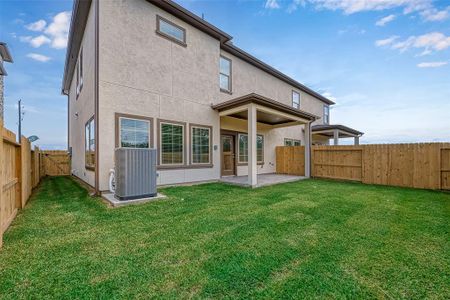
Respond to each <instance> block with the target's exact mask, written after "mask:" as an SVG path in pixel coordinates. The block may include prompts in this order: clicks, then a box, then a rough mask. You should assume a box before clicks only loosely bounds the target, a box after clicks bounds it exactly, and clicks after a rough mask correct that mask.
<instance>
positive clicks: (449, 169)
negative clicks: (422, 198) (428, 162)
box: [441, 148, 450, 190]
mask: <svg viewBox="0 0 450 300" xmlns="http://www.w3.org/2000/svg"><path fill="white" fill-rule="evenodd" d="M441 189H443V190H450V148H441Z"/></svg>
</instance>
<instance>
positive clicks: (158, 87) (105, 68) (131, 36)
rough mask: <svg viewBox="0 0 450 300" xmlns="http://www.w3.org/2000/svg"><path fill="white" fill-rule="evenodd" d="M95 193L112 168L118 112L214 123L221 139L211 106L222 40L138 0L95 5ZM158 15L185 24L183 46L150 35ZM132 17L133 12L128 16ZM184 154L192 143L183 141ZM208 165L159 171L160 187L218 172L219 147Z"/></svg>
mask: <svg viewBox="0 0 450 300" xmlns="http://www.w3.org/2000/svg"><path fill="white" fill-rule="evenodd" d="M100 12H101V18H100V90H99V92H100V103H99V106H100V107H99V110H100V127H99V129H100V141H99V142H100V144H99V145H100V153H101V158H100V173H99V176H100V190H106V189H107V187H108V170H109V169H110V168H112V167H113V166H114V161H113V158H114V152H113V150H114V148H115V126H114V125H115V124H114V122H115V117H114V115H115V113H116V112H118V113H126V114H132V115H140V116H146V117H152V118H153V129H152V131H153V136H152V137H151V138H152V139H153V142H154V145H157V130H158V128H157V126H156V125H157V119H158V118H159V119H164V120H172V121H178V122H186V125H187V126H186V131H187V136H188V137H187V140H188V141H189V139H190V138H189V123H195V124H201V125H208V126H213V137H212V138H213V145H218V143H219V140H220V129H219V116H218V114H217V112H215V111H214V110H212V109H211V103H212V101H213V99H216V98H218V96H219V90H218V65H219V41H217V40H215V39H214V38H212V37H210V36H209V35H206V34H205V33H203V32H201V31H199V30H197V29H195V28H194V27H192V26H190V25H188V24H186V23H184V22H182V21H181V20H178V19H176V18H174V17H173V16H171V15H170V14H168V13H166V12H165V11H162V10H160V9H159V8H156V7H155V6H153V5H151V4H149V3H148V2H146V1H142V0H131V1H103V2H100ZM156 15H160V16H162V17H164V18H166V19H169V20H171V21H173V22H175V23H176V24H177V25H179V26H182V27H183V28H185V29H186V32H187V34H186V43H187V47H183V46H180V45H178V44H176V43H174V42H172V41H170V40H167V39H165V38H163V37H161V36H159V35H157V34H156V33H155V30H156ZM131 16H132V17H131ZM185 147H186V148H187V149H186V151H187V156H188V157H189V154H190V153H189V150H190V149H189V143H186V146H185ZM213 165H214V167H213V168H200V169H176V170H160V171H158V173H159V177H158V184H172V183H181V182H193V181H199V180H212V179H218V178H219V177H220V158H219V151H218V150H216V151H213Z"/></svg>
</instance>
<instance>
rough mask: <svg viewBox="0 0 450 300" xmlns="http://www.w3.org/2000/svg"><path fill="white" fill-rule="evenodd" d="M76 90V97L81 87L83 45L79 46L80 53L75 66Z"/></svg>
mask: <svg viewBox="0 0 450 300" xmlns="http://www.w3.org/2000/svg"><path fill="white" fill-rule="evenodd" d="M76 80H77V82H76V92H77V97H78V95H80V93H81V90H82V89H83V47H81V48H80V55H79V56H78V62H77V66H76Z"/></svg>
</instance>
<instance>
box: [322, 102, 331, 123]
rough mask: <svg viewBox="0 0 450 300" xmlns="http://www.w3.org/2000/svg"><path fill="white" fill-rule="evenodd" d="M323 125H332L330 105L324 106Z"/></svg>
mask: <svg viewBox="0 0 450 300" xmlns="http://www.w3.org/2000/svg"><path fill="white" fill-rule="evenodd" d="M323 124H330V107H329V106H328V105H324V106H323Z"/></svg>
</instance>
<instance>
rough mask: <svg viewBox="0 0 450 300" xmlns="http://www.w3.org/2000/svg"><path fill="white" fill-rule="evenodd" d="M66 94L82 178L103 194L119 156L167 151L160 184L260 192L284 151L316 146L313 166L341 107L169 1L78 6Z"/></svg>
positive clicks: (75, 169) (76, 168)
mask: <svg viewBox="0 0 450 300" xmlns="http://www.w3.org/2000/svg"><path fill="white" fill-rule="evenodd" d="M62 89H63V93H64V94H66V95H68V107H69V108H68V122H69V124H68V127H69V129H68V130H69V147H70V151H71V154H72V173H73V175H75V176H77V177H79V178H80V179H82V180H83V181H85V182H87V183H88V184H90V185H92V186H93V187H95V189H96V190H97V191H105V190H107V189H108V177H109V170H110V169H111V168H113V167H114V149H115V148H117V147H133V148H142V147H154V148H156V149H157V150H158V173H159V176H158V184H160V185H165V184H177V183H189V182H199V181H210V180H218V179H220V178H221V177H223V176H238V175H249V176H248V177H249V185H251V186H255V185H256V184H257V174H263V173H273V172H275V168H276V166H275V163H276V162H275V160H276V159H275V147H276V146H280V145H285V144H287V145H289V144H292V145H305V147H306V150H307V151H306V153H307V155H305V156H306V159H307V160H308V154H309V150H308V149H309V147H310V145H311V136H312V126H313V125H328V122H329V106H330V105H332V104H334V103H333V102H332V101H330V100H329V99H327V98H326V97H324V96H322V95H320V94H319V93H317V92H315V91H313V90H311V89H309V88H308V87H306V86H304V85H302V84H301V83H299V82H297V81H296V80H294V79H292V78H290V77H288V76H286V75H284V74H283V73H281V72H280V71H278V70H276V69H274V68H272V67H270V66H269V65H267V64H265V63H264V62H262V61H260V60H258V59H257V58H255V57H253V56H252V55H250V54H248V53H247V52H245V51H243V50H242V49H239V48H238V47H236V46H235V45H233V43H232V37H231V36H230V35H228V34H227V33H225V32H223V31H221V30H220V29H218V28H216V27H215V26H213V25H211V24H210V23H208V22H206V21H205V20H203V19H202V18H199V17H198V16H196V15H194V14H193V13H191V12H189V11H188V10H186V9H184V8H183V7H181V6H179V5H178V4H176V3H174V2H173V1H169V0H147V1H146V0H126V1H125V0H116V1H98V0H93V1H89V0H86V1H79V0H76V1H75V3H74V10H73V15H72V22H71V29H70V34H69V44H68V50H67V58H66V65H65V71H64V80H63V87H62ZM327 130H329V129H327ZM322 133H323V134H325V132H322ZM341 134H342V132H341ZM318 136H319V135H318ZM328 139H329V137H328V138H327V136H326V135H323V136H322V138H318V142H323V143H327V141H328ZM306 165H307V168H306V170H305V172H306V176H308V175H309V162H307V163H306Z"/></svg>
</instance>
